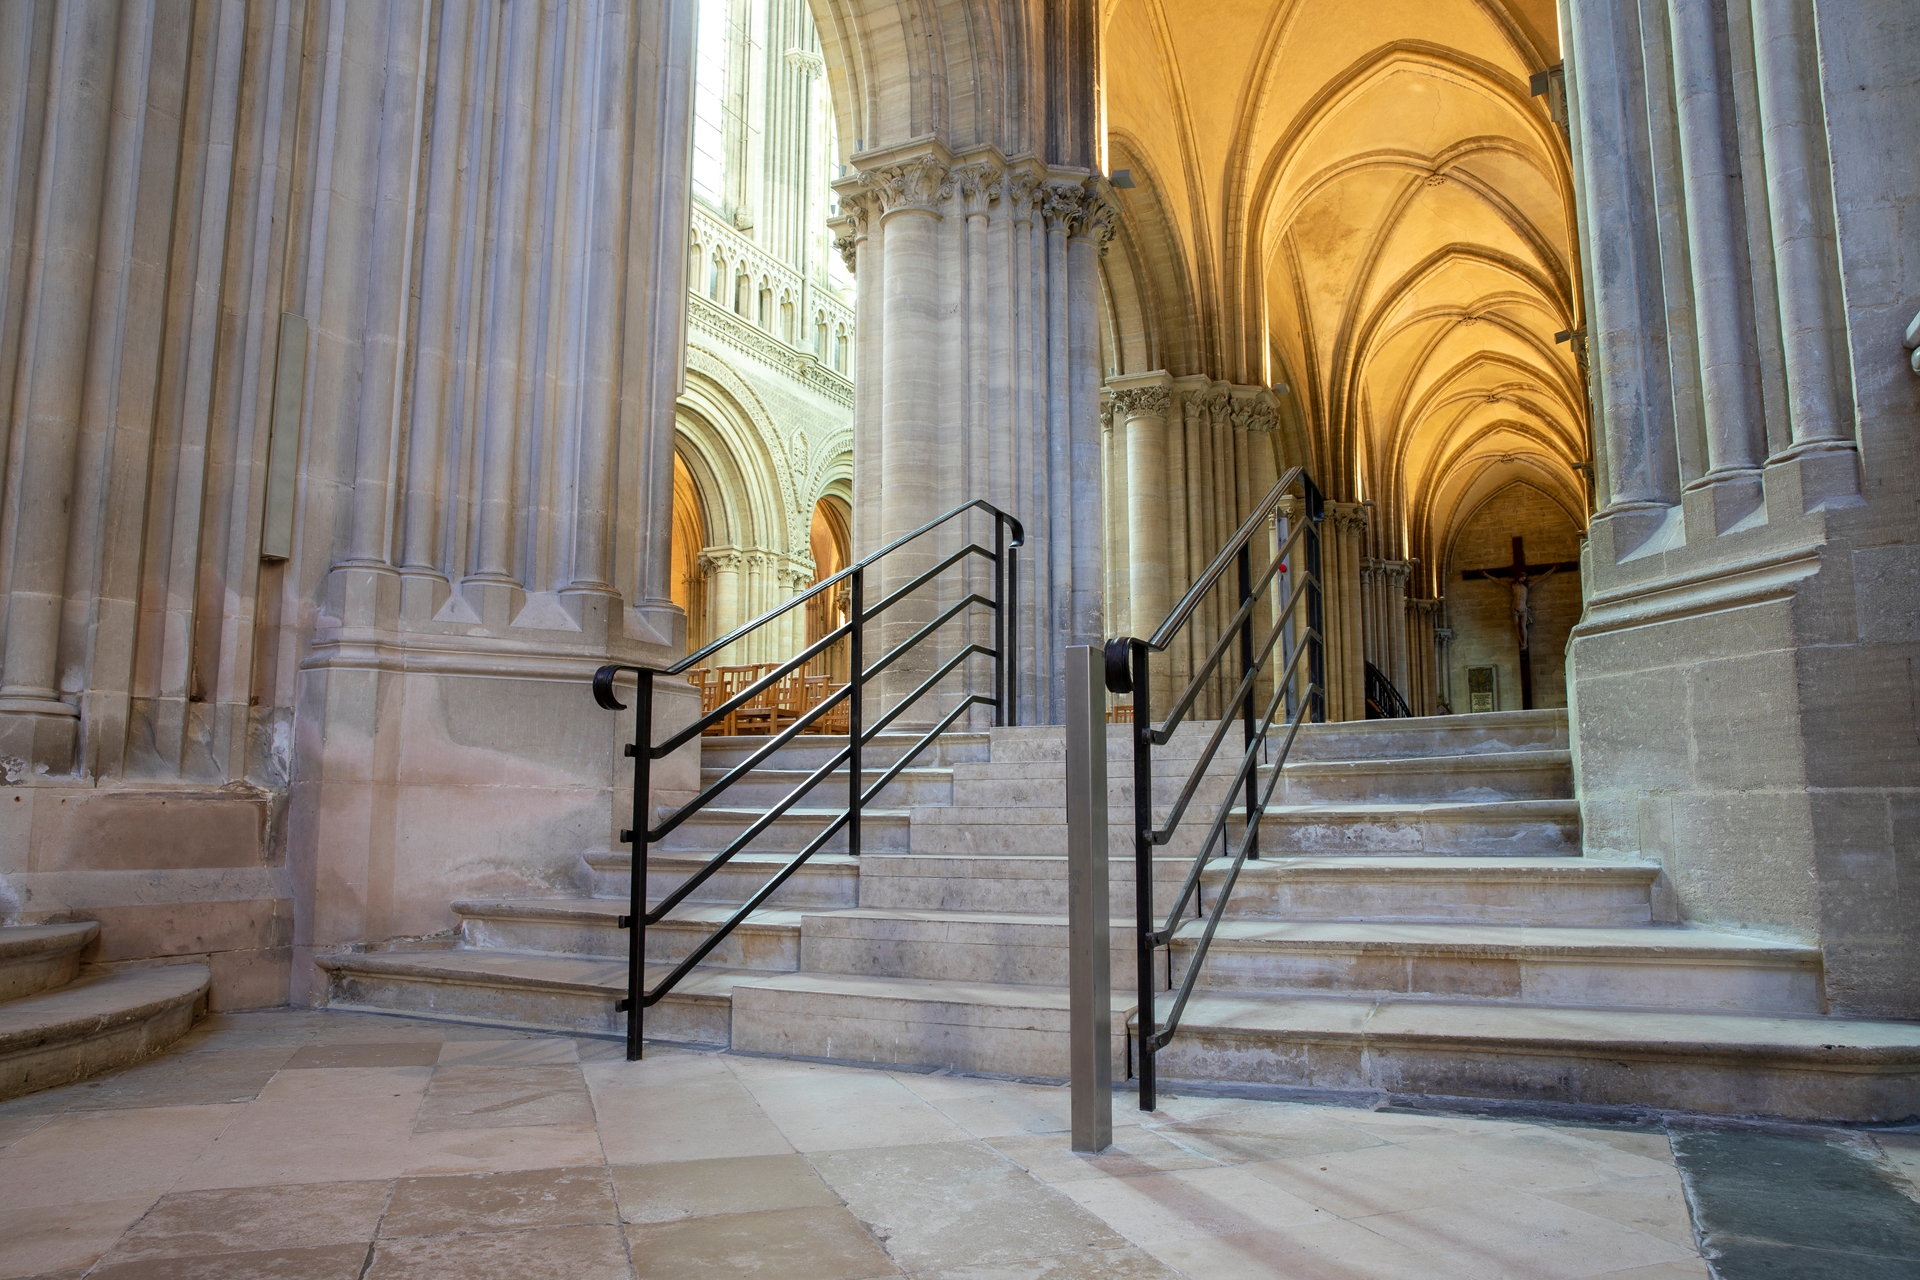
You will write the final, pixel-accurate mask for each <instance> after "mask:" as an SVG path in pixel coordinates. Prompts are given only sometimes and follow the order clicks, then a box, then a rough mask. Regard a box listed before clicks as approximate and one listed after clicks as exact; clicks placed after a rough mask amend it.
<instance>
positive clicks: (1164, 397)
mask: <svg viewBox="0 0 1920 1280" xmlns="http://www.w3.org/2000/svg"><path fill="white" fill-rule="evenodd" d="M1172 401H1173V393H1172V392H1170V391H1168V390H1167V388H1165V387H1121V388H1119V389H1117V390H1116V391H1115V392H1114V393H1113V402H1114V404H1115V405H1116V406H1117V407H1118V409H1119V411H1120V414H1121V416H1122V417H1127V418H1135V417H1148V418H1161V419H1165V418H1166V416H1167V406H1168V405H1169V404H1171V403H1172Z"/></svg>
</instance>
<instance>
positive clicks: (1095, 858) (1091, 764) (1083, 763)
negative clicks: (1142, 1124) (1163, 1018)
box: [1066, 645, 1113, 1154]
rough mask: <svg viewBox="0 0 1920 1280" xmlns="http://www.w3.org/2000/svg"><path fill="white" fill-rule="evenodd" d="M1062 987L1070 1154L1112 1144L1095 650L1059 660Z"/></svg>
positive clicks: (1109, 966)
mask: <svg viewBox="0 0 1920 1280" xmlns="http://www.w3.org/2000/svg"><path fill="white" fill-rule="evenodd" d="M1066 659H1067V662H1066V681H1067V987H1068V992H1069V997H1068V1010H1069V1014H1068V1028H1069V1034H1070V1036H1071V1049H1070V1059H1069V1060H1070V1063H1071V1070H1072V1076H1073V1084H1072V1109H1073V1149H1074V1150H1075V1151H1079V1152H1084V1153H1087V1154H1093V1153H1096V1152H1100V1151H1104V1150H1106V1149H1107V1148H1108V1147H1109V1146H1111V1145H1112V1144H1113V953H1112V949H1111V948H1112V943H1111V939H1110V937H1109V929H1110V925H1109V918H1108V904H1107V693H1106V685H1105V683H1104V681H1105V664H1104V661H1103V659H1102V656H1101V652H1100V650H1098V649H1095V648H1092V647H1090V646H1087V645H1074V646H1072V647H1070V648H1068V650H1067V653H1066Z"/></svg>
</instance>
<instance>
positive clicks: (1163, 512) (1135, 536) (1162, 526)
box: [1107, 373, 1173, 639]
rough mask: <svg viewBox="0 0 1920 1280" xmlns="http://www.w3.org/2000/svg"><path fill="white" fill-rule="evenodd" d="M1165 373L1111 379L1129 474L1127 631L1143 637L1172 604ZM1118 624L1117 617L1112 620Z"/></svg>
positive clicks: (1167, 392)
mask: <svg viewBox="0 0 1920 1280" xmlns="http://www.w3.org/2000/svg"><path fill="white" fill-rule="evenodd" d="M1171 381H1172V379H1170V378H1169V377H1168V376H1167V375H1166V374H1164V373H1147V374H1138V375H1135V376H1133V377H1125V378H1115V379H1113V380H1112V381H1110V382H1109V383H1108V384H1107V385H1108V386H1109V387H1111V388H1112V389H1113V399H1114V405H1115V414H1114V416H1115V418H1116V419H1118V420H1119V421H1121V422H1122V423H1123V424H1124V426H1123V428H1122V430H1123V432H1124V437H1125V442H1126V445H1125V448H1126V475H1127V541H1126V556H1127V596H1128V600H1129V603H1130V605H1131V613H1132V617H1131V619H1130V620H1129V622H1128V626H1129V627H1130V630H1131V633H1132V634H1133V635H1135V636H1138V637H1140V638H1141V639H1145V638H1146V637H1148V636H1151V635H1152V634H1153V633H1154V631H1155V630H1156V629H1158V627H1159V626H1160V624H1161V622H1163V621H1165V619H1166V616H1167V610H1168V609H1170V608H1172V607H1173V599H1172V592H1171V579H1170V576H1169V573H1168V545H1167V543H1168V538H1167V525H1168V521H1167V406H1168V404H1169V403H1170V402H1171V400H1172V395H1171V393H1170V391H1169V390H1168V386H1169V384H1170V382H1171ZM1114 622H1115V625H1116V626H1118V625H1119V624H1120V620H1119V619H1117V618H1116V619H1115V620H1114Z"/></svg>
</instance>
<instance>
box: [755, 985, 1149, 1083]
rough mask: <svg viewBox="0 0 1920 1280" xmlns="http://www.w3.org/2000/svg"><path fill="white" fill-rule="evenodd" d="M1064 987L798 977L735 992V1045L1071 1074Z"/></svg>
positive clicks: (853, 1058) (1117, 1068)
mask: <svg viewBox="0 0 1920 1280" xmlns="http://www.w3.org/2000/svg"><path fill="white" fill-rule="evenodd" d="M1132 1011H1133V1001H1132V1000H1131V998H1129V997H1127V996H1125V995H1124V994H1121V993H1116V994H1115V995H1114V998H1113V1028H1114V1035H1113V1040H1112V1044H1113V1063H1114V1068H1113V1077H1114V1079H1115V1080H1120V1079H1124V1078H1125V1076H1126V1071H1127V1039H1126V1033H1125V1027H1126V1025H1127V1018H1128V1016H1129V1015H1130V1014H1131V1013H1132ZM1067 1016H1068V1005H1067V990H1066V988H1065V987H1028V986H1009V985H1000V984H994V983H979V982H951V981H939V980H934V979H926V978H874V977H865V976H861V975H857V974H832V973H795V974H789V975H787V976H785V977H781V978H763V979H760V980H757V981H753V982H744V983H741V984H739V985H738V986H736V987H735V988H734V990H733V1047H734V1048H735V1049H740V1050H745V1051H747V1052H751V1053H768V1054H778V1055H782V1056H786V1057H807V1058H836V1059H840V1060H843V1061H850V1062H873V1063H901V1064H911V1065H917V1066H927V1067H936V1068H939V1067H945V1068H949V1069H952V1070H957V1071H984V1072H993V1073H997V1074H1004V1075H1015V1076H1039V1077H1045V1078H1049V1079H1063V1078H1065V1077H1066V1076H1067V1075H1068V1073H1069V1063H1068V1056H1067V1055H1068V1040H1067V1025H1068V1024H1067Z"/></svg>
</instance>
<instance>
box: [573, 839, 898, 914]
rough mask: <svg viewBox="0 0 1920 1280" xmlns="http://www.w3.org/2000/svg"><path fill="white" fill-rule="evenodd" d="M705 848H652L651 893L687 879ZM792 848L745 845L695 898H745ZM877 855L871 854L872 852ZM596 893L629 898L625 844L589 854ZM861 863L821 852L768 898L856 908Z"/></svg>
mask: <svg viewBox="0 0 1920 1280" xmlns="http://www.w3.org/2000/svg"><path fill="white" fill-rule="evenodd" d="M709 856H710V855H708V854H705V853H673V852H670V851H667V850H662V849H650V850H648V851H647V897H648V899H649V900H650V901H657V900H658V899H660V898H663V897H665V896H666V895H667V894H669V893H671V892H673V891H674V890H675V889H678V888H679V887H680V886H681V885H682V884H684V883H686V881H687V878H688V877H689V876H692V875H693V874H694V873H696V872H698V871H699V870H700V869H701V868H702V867H704V866H706V865H707V861H708V858H709ZM792 856H793V855H792V854H791V853H769V852H767V851H765V850H758V849H743V850H741V851H740V852H739V853H736V854H735V855H734V856H733V857H732V858H730V859H728V861H727V864H726V866H724V867H722V868H720V870H718V871H716V872H714V873H713V874H712V875H711V876H708V877H707V878H706V880H704V881H702V882H701V884H700V887H699V888H697V889H695V890H694V891H693V895H692V896H691V897H690V898H689V899H688V901H689V902H690V903H691V902H714V903H741V902H745V901H746V900H747V899H748V898H750V897H752V896H753V895H754V894H755V893H758V892H759V891H760V888H761V886H763V885H765V884H766V883H767V881H769V880H771V879H772V878H773V877H774V876H776V875H778V874H779V872H780V869H781V868H782V867H784V866H786V864H787V861H788V860H789V859H790V858H791V857H792ZM867 856H872V855H867ZM586 861H587V870H588V872H589V874H590V884H591V890H592V893H593V896H594V897H596V898H619V899H621V900H623V901H624V900H625V899H626V896H627V892H628V883H629V881H630V879H631V877H632V875H633V854H632V852H631V851H629V850H626V849H596V850H593V851H592V852H590V853H588V854H587V855H586ZM860 862H861V859H859V858H850V857H848V856H847V855H846V854H844V853H816V854H814V855H813V856H812V857H811V858H808V859H807V860H806V861H805V862H803V863H801V864H800V866H799V868H798V869H797V870H795V871H794V873H793V874H792V875H791V876H789V877H788V878H787V882H786V883H785V884H783V885H781V886H780V887H779V888H778V889H777V890H775V891H774V895H773V897H772V898H770V899H768V900H767V904H766V905H767V906H769V907H851V906H856V905H858V903H859V901H860Z"/></svg>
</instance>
